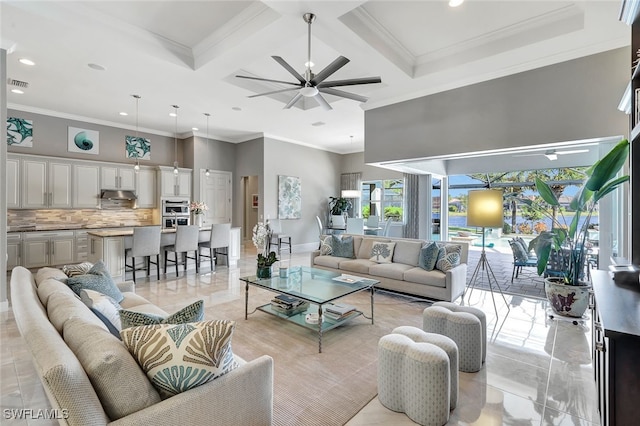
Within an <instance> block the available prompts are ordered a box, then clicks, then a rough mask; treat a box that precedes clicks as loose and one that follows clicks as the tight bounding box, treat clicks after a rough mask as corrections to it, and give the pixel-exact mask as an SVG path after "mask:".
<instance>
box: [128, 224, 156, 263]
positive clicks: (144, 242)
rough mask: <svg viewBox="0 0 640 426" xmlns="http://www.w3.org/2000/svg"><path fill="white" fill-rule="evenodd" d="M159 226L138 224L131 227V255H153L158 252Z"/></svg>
mask: <svg viewBox="0 0 640 426" xmlns="http://www.w3.org/2000/svg"><path fill="white" fill-rule="evenodd" d="M160 234H161V228H160V226H139V227H136V228H133V242H132V246H131V256H133V257H140V256H154V255H156V254H160Z"/></svg>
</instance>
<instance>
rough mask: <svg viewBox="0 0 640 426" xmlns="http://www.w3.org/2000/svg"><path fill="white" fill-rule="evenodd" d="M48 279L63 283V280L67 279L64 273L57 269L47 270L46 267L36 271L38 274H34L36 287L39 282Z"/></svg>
mask: <svg viewBox="0 0 640 426" xmlns="http://www.w3.org/2000/svg"><path fill="white" fill-rule="evenodd" d="M48 278H52V279H55V280H58V281H63V282H64V280H66V279H67V276H66V274H65V273H64V272H62V271H61V270H60V269H58V268H48V267H45V268H40V269H38V272H36V276H35V280H36V286H39V285H40V283H41V282H43V281H44V280H46V279H48Z"/></svg>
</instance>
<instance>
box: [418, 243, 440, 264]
mask: <svg viewBox="0 0 640 426" xmlns="http://www.w3.org/2000/svg"><path fill="white" fill-rule="evenodd" d="M439 251H440V248H439V247H438V244H436V243H435V242H432V243H431V244H427V245H425V246H424V247H422V249H420V262H419V265H420V267H421V268H422V269H424V270H425V271H433V268H435V267H436V262H437V261H438V252H439Z"/></svg>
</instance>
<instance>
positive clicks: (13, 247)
mask: <svg viewBox="0 0 640 426" xmlns="http://www.w3.org/2000/svg"><path fill="white" fill-rule="evenodd" d="M21 243H22V235H21V233H20V232H10V233H8V234H7V271H10V270H12V269H13V268H15V267H16V266H20V265H22V255H21V248H22V244H21Z"/></svg>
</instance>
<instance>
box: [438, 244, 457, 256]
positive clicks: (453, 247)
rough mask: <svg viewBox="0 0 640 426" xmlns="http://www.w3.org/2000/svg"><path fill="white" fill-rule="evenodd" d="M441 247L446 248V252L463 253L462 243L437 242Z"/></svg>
mask: <svg viewBox="0 0 640 426" xmlns="http://www.w3.org/2000/svg"><path fill="white" fill-rule="evenodd" d="M436 244H437V245H438V247H439V248H444V250H445V253H446V254H449V253H458V254H459V255H462V246H461V245H460V244H447V243H436Z"/></svg>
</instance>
